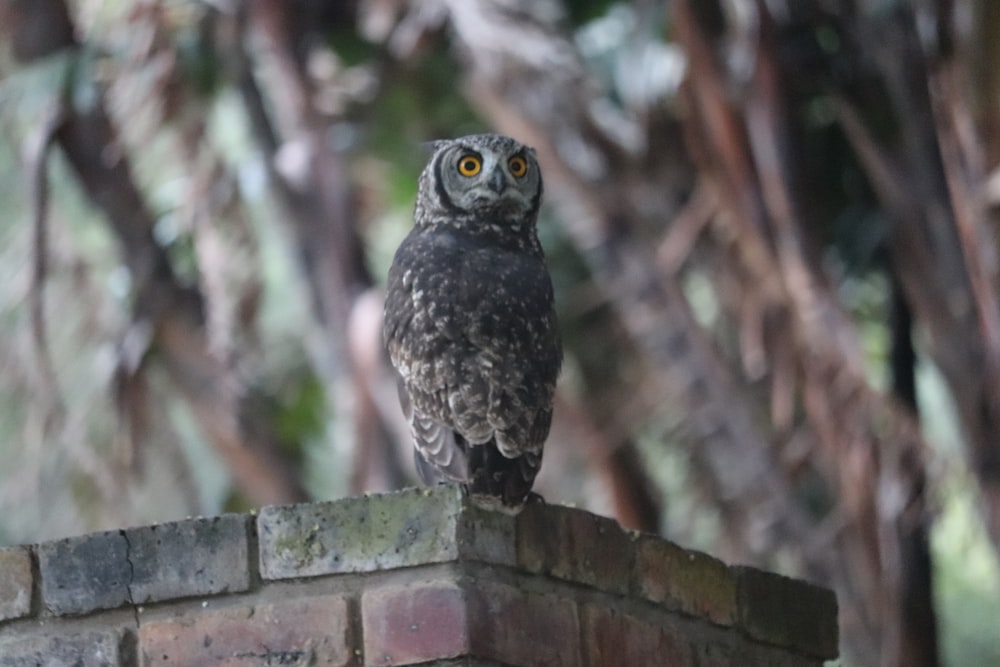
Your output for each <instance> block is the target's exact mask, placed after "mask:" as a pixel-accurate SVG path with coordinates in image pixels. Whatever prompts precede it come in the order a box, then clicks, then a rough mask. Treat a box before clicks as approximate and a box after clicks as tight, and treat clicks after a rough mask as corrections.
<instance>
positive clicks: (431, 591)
mask: <svg viewBox="0 0 1000 667" xmlns="http://www.w3.org/2000/svg"><path fill="white" fill-rule="evenodd" d="M361 618H362V624H363V627H364V638H365V639H364V642H365V661H366V664H368V665H409V664H414V663H420V662H425V661H429V660H435V659H440V658H454V657H459V656H466V655H468V653H469V647H470V645H469V635H468V627H469V624H468V619H467V600H466V594H465V591H464V590H462V588H460V587H459V585H458V584H457V583H456V582H454V581H423V582H415V583H410V584H404V585H391V586H384V587H382V588H376V589H372V590H368V591H365V593H364V595H363V596H362V598H361Z"/></svg>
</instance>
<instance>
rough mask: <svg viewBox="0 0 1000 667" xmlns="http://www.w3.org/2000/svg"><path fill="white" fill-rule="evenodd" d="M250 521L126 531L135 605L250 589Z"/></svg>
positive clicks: (226, 519) (233, 517) (229, 517)
mask: <svg viewBox="0 0 1000 667" xmlns="http://www.w3.org/2000/svg"><path fill="white" fill-rule="evenodd" d="M248 520H249V519H248V517H246V516H244V515H239V514H224V515H222V516H217V517H214V518H211V519H190V520H187V521H178V522H174V523H165V524H160V525H156V526H146V527H143V528H130V529H128V530H126V531H125V533H124V536H125V539H126V542H127V545H128V548H129V560H130V562H131V566H132V580H131V593H132V601H133V602H134V603H136V604H143V603H147V602H153V601H157V600H171V599H176V598H183V597H191V596H196V595H213V594H216V593H226V592H230V593H232V592H239V591H245V590H247V589H248V588H249V587H250V575H249V561H248V558H247V554H248V543H247V521H248Z"/></svg>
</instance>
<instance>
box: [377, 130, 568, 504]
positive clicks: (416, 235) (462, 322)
mask: <svg viewBox="0 0 1000 667" xmlns="http://www.w3.org/2000/svg"><path fill="white" fill-rule="evenodd" d="M541 195H542V180H541V173H540V172H539V169H538V164H537V162H536V161H535V157H534V152H533V151H532V150H531V149H530V148H527V147H525V146H522V145H521V144H519V143H518V142H516V141H514V140H513V139H510V138H507V137H502V136H498V135H476V136H470V137H463V138H461V139H455V140H452V141H441V142H436V143H435V144H434V155H433V156H432V157H431V159H430V161H429V163H428V165H427V167H426V168H425V169H424V172H423V174H421V176H420V183H419V188H418V193H417V204H416V209H415V213H414V218H415V225H414V228H413V230H412V231H411V232H410V234H409V235H408V236H407V237H406V239H405V240H404V241H403V243H402V244H401V245H400V247H399V249H398V250H397V251H396V255H395V258H394V259H393V263H392V268H391V269H390V270H389V282H388V288H387V293H386V302H385V325H384V332H383V333H384V339H385V344H386V346H387V348H388V350H389V355H390V357H391V359H392V363H393V366H395V368H396V370H397V371H398V372H399V375H400V379H401V383H400V400H401V402H402V404H403V409H404V411H405V412H406V415H407V418H408V419H409V422H410V429H411V433H412V435H413V440H414V446H415V448H416V456H415V460H416V463H417V470H418V472H419V474H420V476H421V479H423V481H424V483H426V484H433V483H437V482H448V481H451V482H461V483H463V484H465V485H466V486H467V488H468V489H469V490H470V491H471V492H472V493H476V494H484V495H489V496H493V497H496V498H499V499H500V500H501V501H503V503H504V504H507V505H517V504H520V503H522V502H524V499H525V498H526V497H527V495H528V493H529V492H530V490H531V486H532V484H533V482H534V479H535V475H536V474H537V473H538V468H539V466H540V465H541V460H542V445H543V443H544V442H545V439H546V437H547V436H548V433H549V426H550V424H551V421H552V399H553V394H554V392H555V383H556V376H557V375H558V373H559V366H560V363H561V360H562V352H561V346H560V343H559V336H558V332H557V326H556V315H555V309H554V304H553V295H552V281H551V279H550V278H549V274H548V271H547V269H546V266H545V258H544V255H543V253H542V248H541V245H540V244H539V242H538V237H537V235H536V227H535V226H536V221H537V218H538V208H539V203H540V201H541Z"/></svg>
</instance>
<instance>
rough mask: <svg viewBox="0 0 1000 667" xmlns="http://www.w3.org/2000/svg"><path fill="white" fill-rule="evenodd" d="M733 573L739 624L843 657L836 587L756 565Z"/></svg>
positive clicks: (778, 641) (762, 635)
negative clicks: (818, 584) (839, 647)
mask: <svg viewBox="0 0 1000 667" xmlns="http://www.w3.org/2000/svg"><path fill="white" fill-rule="evenodd" d="M733 572H734V574H735V575H736V599H737V607H738V615H739V624H740V627H741V628H742V629H743V630H744V631H745V632H746V633H747V634H748V635H749V636H750V637H753V638H754V639H758V640H761V641H764V642H768V643H771V644H775V645H777V646H783V647H787V648H791V649H795V650H798V651H801V652H802V653H805V654H806V655H809V656H812V657H816V658H823V659H827V660H832V659H834V658H836V657H837V653H838V647H837V643H838V631H837V597H836V596H835V595H834V593H833V591H831V590H829V589H826V588H821V587H819V586H814V585H813V584H809V583H807V582H805V581H800V580H797V579H790V578H789V577H783V576H781V575H779V574H772V573H770V572H763V571H761V570H756V569H754V568H750V567H734V568H733Z"/></svg>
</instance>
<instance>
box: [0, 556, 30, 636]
mask: <svg viewBox="0 0 1000 667" xmlns="http://www.w3.org/2000/svg"><path fill="white" fill-rule="evenodd" d="M33 581H34V580H33V578H32V576H31V550H30V549H28V548H27V547H0V621H5V620H8V619H11V618H21V617H22V616H27V615H28V614H29V613H30V612H31V586H32V582H33Z"/></svg>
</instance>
